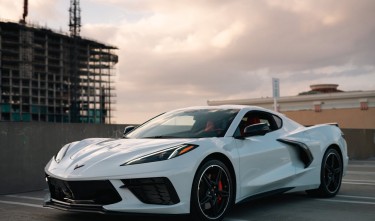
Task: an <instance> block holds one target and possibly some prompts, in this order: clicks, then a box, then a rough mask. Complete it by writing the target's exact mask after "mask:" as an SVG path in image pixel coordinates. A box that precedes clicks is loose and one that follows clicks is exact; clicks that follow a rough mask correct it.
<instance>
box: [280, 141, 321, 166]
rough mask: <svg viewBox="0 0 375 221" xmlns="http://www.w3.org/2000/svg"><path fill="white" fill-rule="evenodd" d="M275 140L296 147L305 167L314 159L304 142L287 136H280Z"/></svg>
mask: <svg viewBox="0 0 375 221" xmlns="http://www.w3.org/2000/svg"><path fill="white" fill-rule="evenodd" d="M277 141H279V142H282V143H285V144H289V145H291V146H293V147H297V148H298V150H299V157H300V159H301V160H302V162H303V163H304V164H305V168H307V167H309V166H310V164H311V163H312V161H313V160H314V157H313V155H312V153H311V151H310V149H309V147H308V146H307V145H306V144H304V143H302V142H299V141H295V140H290V139H287V138H280V139H277Z"/></svg>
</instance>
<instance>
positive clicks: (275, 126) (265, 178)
mask: <svg viewBox="0 0 375 221" xmlns="http://www.w3.org/2000/svg"><path fill="white" fill-rule="evenodd" d="M278 121H279V122H278ZM259 123H266V124H267V125H268V126H269V128H270V131H269V132H268V133H266V134H265V135H254V136H249V137H243V136H242V138H241V134H242V135H244V134H243V133H244V128H245V127H247V126H249V125H251V124H259ZM281 127H282V121H281V119H280V118H279V117H277V116H276V115H272V114H270V113H267V112H263V111H250V112H248V113H246V114H245V115H244V117H243V119H242V121H241V123H240V125H239V126H238V129H237V131H236V133H237V134H235V137H237V139H236V141H235V142H236V147H237V149H238V153H239V166H240V173H239V177H240V180H239V182H240V191H241V193H240V194H241V198H246V197H249V196H253V195H256V194H261V193H265V192H268V191H274V190H280V191H283V190H284V189H285V188H288V186H287V183H288V181H290V179H292V178H293V176H294V175H295V167H294V166H293V164H292V162H291V153H290V149H288V147H287V145H286V144H283V143H281V142H279V141H277V139H278V138H279V137H280V136H281V135H282V133H283V132H282V130H279V129H280V128H281Z"/></svg>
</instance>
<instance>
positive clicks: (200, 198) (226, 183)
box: [190, 160, 234, 221]
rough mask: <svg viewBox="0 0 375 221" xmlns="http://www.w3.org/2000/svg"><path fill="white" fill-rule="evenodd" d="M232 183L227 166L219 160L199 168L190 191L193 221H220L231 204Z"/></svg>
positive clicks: (211, 161)
mask: <svg viewBox="0 0 375 221" xmlns="http://www.w3.org/2000/svg"><path fill="white" fill-rule="evenodd" d="M233 192H234V191H233V182H232V178H231V176H230V174H229V170H228V168H227V166H226V165H225V164H224V163H222V162H221V161H219V160H210V161H208V162H206V163H205V164H204V165H203V166H201V167H200V168H199V169H198V171H197V173H196V175H195V177H194V181H193V186H192V191H191V205H190V207H191V216H192V218H193V220H206V221H208V220H210V221H218V220H222V219H223V217H224V215H225V214H226V212H227V211H228V210H229V208H230V207H231V206H232V204H233V200H234V196H233Z"/></svg>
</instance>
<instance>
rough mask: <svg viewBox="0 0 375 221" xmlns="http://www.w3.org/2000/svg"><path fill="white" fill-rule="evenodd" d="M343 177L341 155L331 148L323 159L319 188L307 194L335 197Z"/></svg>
mask: <svg viewBox="0 0 375 221" xmlns="http://www.w3.org/2000/svg"><path fill="white" fill-rule="evenodd" d="M342 175H343V166H342V159H341V155H340V154H339V153H338V152H337V151H336V150H335V149H332V148H330V149H328V150H327V151H326V153H325V154H324V157H323V161H322V167H321V171H320V186H319V188H318V189H315V190H308V191H306V192H307V193H308V194H310V195H313V196H317V197H323V198H329V197H334V196H335V195H336V194H337V193H338V192H339V190H340V187H341V181H342Z"/></svg>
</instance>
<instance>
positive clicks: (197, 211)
mask: <svg viewBox="0 0 375 221" xmlns="http://www.w3.org/2000/svg"><path fill="white" fill-rule="evenodd" d="M211 166H219V167H221V168H222V169H224V171H225V173H226V174H227V177H228V180H229V184H230V196H229V201H228V205H227V206H226V209H225V211H224V212H223V213H222V214H221V215H220V216H219V217H217V218H215V219H211V218H208V217H207V216H205V215H204V214H203V212H202V211H201V208H200V207H199V199H198V185H199V182H200V178H201V176H202V173H203V172H205V171H206V169H207V168H209V167H211ZM233 190H234V188H233V181H232V177H231V174H230V172H229V170H228V168H227V166H226V165H225V164H224V163H222V162H221V161H220V160H208V161H206V162H205V163H203V165H201V166H200V167H199V168H198V170H197V172H196V174H195V176H194V180H193V185H192V190H191V201H190V216H191V218H192V220H205V221H219V220H222V219H223V218H224V216H225V215H226V214H227V212H228V211H229V210H230V208H231V207H232V205H233V202H234V195H233V193H234V191H233Z"/></svg>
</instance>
